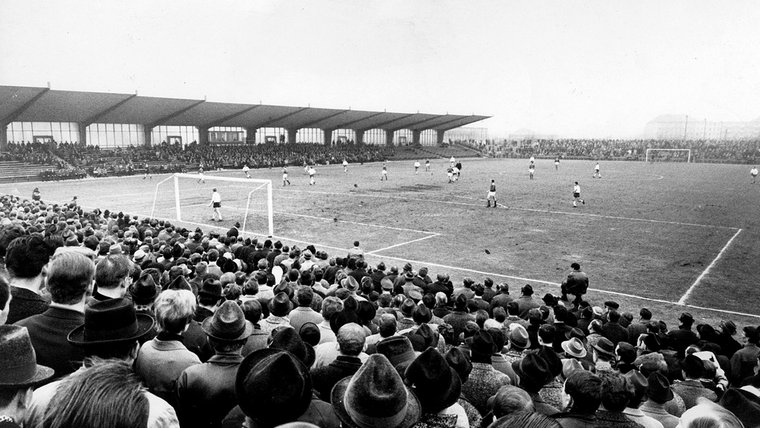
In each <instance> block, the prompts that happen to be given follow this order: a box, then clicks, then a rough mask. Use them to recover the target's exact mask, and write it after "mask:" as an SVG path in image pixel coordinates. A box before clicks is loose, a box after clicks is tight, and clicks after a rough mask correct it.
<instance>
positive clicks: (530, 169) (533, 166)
mask: <svg viewBox="0 0 760 428" xmlns="http://www.w3.org/2000/svg"><path fill="white" fill-rule="evenodd" d="M531 159H533V158H531ZM534 172H536V164H534V163H533V161H531V162H530V165H528V175H529V176H530V179H531V180H533V173H534Z"/></svg>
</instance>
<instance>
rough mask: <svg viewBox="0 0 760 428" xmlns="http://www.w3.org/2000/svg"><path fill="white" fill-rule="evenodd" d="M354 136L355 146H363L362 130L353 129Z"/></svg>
mask: <svg viewBox="0 0 760 428" xmlns="http://www.w3.org/2000/svg"><path fill="white" fill-rule="evenodd" d="M354 134H356V144H357V145H361V144H364V130H363V129H354Z"/></svg>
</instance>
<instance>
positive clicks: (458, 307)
mask: <svg viewBox="0 0 760 428" xmlns="http://www.w3.org/2000/svg"><path fill="white" fill-rule="evenodd" d="M469 321H475V317H474V316H473V315H472V314H469V313H467V298H466V297H465V296H464V295H462V294H460V295H459V296H457V298H456V300H455V301H454V311H453V312H451V313H450V314H448V315H446V316H445V317H443V322H444V323H446V324H449V325H451V326H452V327H453V328H454V344H455V345H457V344H459V335H460V334H462V333H464V329H465V326H466V325H467V323H468V322H469Z"/></svg>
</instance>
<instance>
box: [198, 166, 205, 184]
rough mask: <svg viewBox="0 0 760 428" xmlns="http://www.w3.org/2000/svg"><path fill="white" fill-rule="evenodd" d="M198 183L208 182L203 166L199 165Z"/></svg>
mask: <svg viewBox="0 0 760 428" xmlns="http://www.w3.org/2000/svg"><path fill="white" fill-rule="evenodd" d="M198 183H203V184H206V176H205V175H203V167H202V166H199V167H198Z"/></svg>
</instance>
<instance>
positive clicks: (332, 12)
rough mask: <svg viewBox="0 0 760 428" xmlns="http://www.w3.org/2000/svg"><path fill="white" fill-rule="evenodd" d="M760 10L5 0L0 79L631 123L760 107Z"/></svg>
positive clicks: (408, 0)
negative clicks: (674, 115) (661, 116)
mask: <svg viewBox="0 0 760 428" xmlns="http://www.w3.org/2000/svg"><path fill="white" fill-rule="evenodd" d="M759 23H760V2H757V1H724V2H719V1H710V2H708V1H698V0H697V1H695V0H689V1H673V2H669V1H611V0H599V1H507V0H497V1H445V0H435V1H428V0H423V1H413V0H401V1H388V0H382V1H380V0H378V1H374V0H372V1H363V0H350V1H349V0H346V1H342V0H336V1H320V0H308V1H301V0H292V1H291V0H287V1H286V0H283V1H261V0H246V1H205V2H200V1H123V2H122V1H119V2H116V1H88V2H84V1H82V2H72V1H46V2H43V1H33V0H32V1H30V0H2V4H0V85H18V86H45V85H46V84H47V82H48V81H49V82H51V85H52V88H53V89H65V90H85V91H98V92H122V93H132V92H134V91H135V90H138V92H139V93H140V94H141V95H154V96H166V97H177V98H194V99H198V98H203V96H207V99H208V100H209V101H222V102H224V101H228V102H241V103H257V102H259V101H261V102H263V103H265V104H276V105H298V106H301V105H311V106H312V107H335V108H348V107H351V108H353V109H356V110H359V109H366V110H378V109H380V110H382V109H387V110H388V111H399V112H416V111H418V110H419V111H420V112H425V113H447V112H448V113H455V114H482V115H490V116H493V118H491V119H489V120H487V121H484V122H480V123H479V124H474V125H473V126H485V127H487V128H488V129H489V135H491V136H502V135H504V136H506V135H507V134H508V133H510V132H514V131H516V130H519V129H523V128H527V129H531V130H534V131H536V132H540V133H551V134H558V135H568V136H588V137H604V136H621V137H631V136H636V135H638V134H640V133H641V132H642V131H643V127H644V125H645V123H646V122H647V121H648V120H650V119H652V118H654V117H655V116H657V115H660V114H668V113H674V114H688V115H689V116H690V117H700V118H704V117H706V118H708V119H710V120H723V121H732V120H752V119H755V118H757V117H758V116H760V96H758V94H760V30H759V28H760V24H759ZM0 102H2V100H0Z"/></svg>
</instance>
